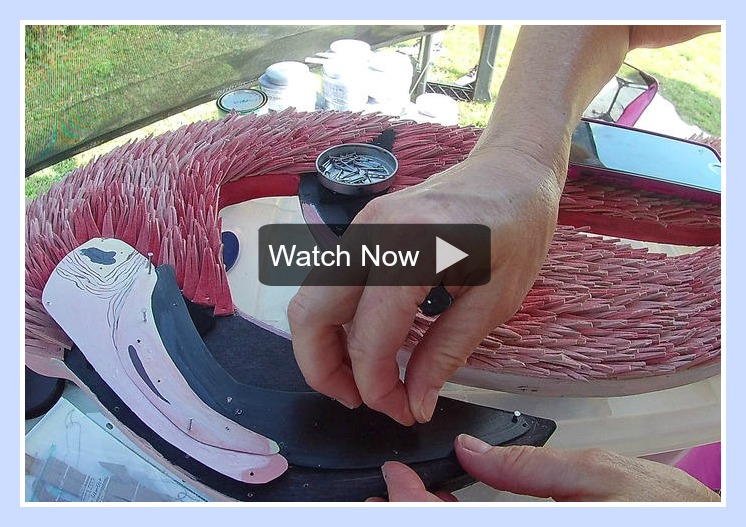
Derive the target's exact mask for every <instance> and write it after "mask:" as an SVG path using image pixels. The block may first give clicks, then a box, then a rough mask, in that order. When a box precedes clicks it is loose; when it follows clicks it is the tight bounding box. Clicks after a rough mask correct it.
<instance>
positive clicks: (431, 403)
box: [417, 388, 440, 423]
mask: <svg viewBox="0 0 746 527" xmlns="http://www.w3.org/2000/svg"><path fill="white" fill-rule="evenodd" d="M439 394H440V390H439V389H437V388H430V389H429V390H428V391H427V392H425V396H424V397H423V398H422V404H421V405H420V411H419V417H418V418H417V422H419V423H427V422H429V421H430V419H432V418H433V412H435V405H436V404H438V395H439Z"/></svg>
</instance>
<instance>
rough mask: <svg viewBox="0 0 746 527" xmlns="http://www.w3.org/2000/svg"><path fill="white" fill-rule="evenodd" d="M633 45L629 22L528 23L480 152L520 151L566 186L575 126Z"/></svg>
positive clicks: (512, 60)
mask: <svg viewBox="0 0 746 527" xmlns="http://www.w3.org/2000/svg"><path fill="white" fill-rule="evenodd" d="M628 47H629V27H628V26H523V27H522V28H521V31H520V33H519V35H518V40H517V41H516V45H515V48H514V50H513V54H512V56H511V59H510V64H509V66H508V70H507V72H506V75H505V79H504V81H503V83H502V86H501V88H500V93H499V95H498V97H497V100H496V101H495V108H494V110H493V113H492V116H491V118H490V122H489V123H488V125H487V127H486V129H485V130H484V132H483V134H482V137H481V138H480V140H479V142H478V144H477V146H476V148H475V151H482V150H483V149H485V148H487V149H492V148H498V149H502V148H512V149H516V150H519V151H520V152H522V153H524V154H527V155H529V156H531V157H532V158H534V159H536V160H537V161H539V162H540V163H541V164H542V165H544V166H547V167H550V168H551V169H553V171H554V172H555V174H556V176H557V178H558V184H559V185H560V186H562V185H564V178H565V172H566V168H567V156H568V155H569V147H570V137H571V135H572V131H573V130H574V128H575V126H576V125H577V123H578V121H579V120H580V117H581V115H582V113H583V111H584V109H585V108H586V107H587V106H588V104H589V103H590V102H591V101H592V100H593V97H595V95H596V94H597V93H598V92H599V91H600V89H601V88H602V87H603V86H604V84H606V83H607V82H608V80H609V79H610V78H611V77H612V76H613V75H614V74H615V73H616V72H617V71H618V69H619V67H620V66H621V64H622V61H623V60H624V57H625V55H626V53H627V50H628Z"/></svg>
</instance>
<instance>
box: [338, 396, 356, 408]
mask: <svg viewBox="0 0 746 527" xmlns="http://www.w3.org/2000/svg"><path fill="white" fill-rule="evenodd" d="M335 401H337V402H338V403H340V404H342V405H344V406H346V407H347V408H349V409H350V410H354V409H355V408H357V407H358V406H360V403H359V402H358V403H357V404H353V403H351V402H349V401H345V400H344V399H339V398H337V399H335Z"/></svg>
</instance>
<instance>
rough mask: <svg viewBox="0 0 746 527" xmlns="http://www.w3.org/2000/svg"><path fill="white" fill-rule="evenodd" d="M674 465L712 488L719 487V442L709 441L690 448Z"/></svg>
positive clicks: (716, 488) (717, 488)
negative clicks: (706, 443)
mask: <svg viewBox="0 0 746 527" xmlns="http://www.w3.org/2000/svg"><path fill="white" fill-rule="evenodd" d="M676 467H678V468H680V469H681V470H683V471H685V472H687V473H688V474H690V475H691V476H693V477H695V478H697V479H698V480H699V481H701V482H702V483H704V484H705V485H707V486H708V487H710V488H711V489H713V490H719V489H720V488H721V487H720V443H711V444H709V445H702V446H698V447H695V448H692V449H691V450H690V451H689V452H687V454H686V455H685V456H684V457H683V458H681V460H680V461H679V462H678V463H676Z"/></svg>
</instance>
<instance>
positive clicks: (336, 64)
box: [321, 39, 371, 112]
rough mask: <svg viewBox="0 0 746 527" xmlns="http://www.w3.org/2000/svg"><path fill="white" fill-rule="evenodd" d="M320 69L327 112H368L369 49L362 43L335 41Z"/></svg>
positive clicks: (347, 40)
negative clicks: (366, 106)
mask: <svg viewBox="0 0 746 527" xmlns="http://www.w3.org/2000/svg"><path fill="white" fill-rule="evenodd" d="M329 49H330V50H331V52H330V53H328V54H326V56H327V59H326V60H325V61H324V64H323V66H322V68H321V91H322V93H323V95H324V106H325V108H326V109H327V110H348V111H353V112H358V111H362V110H363V109H365V104H366V103H367V102H368V60H369V59H370V56H371V50H370V45H369V44H368V43H367V42H363V41H362V40H353V39H342V40H335V41H334V42H332V43H331V44H330V45H329Z"/></svg>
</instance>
